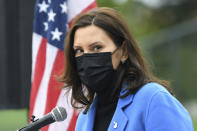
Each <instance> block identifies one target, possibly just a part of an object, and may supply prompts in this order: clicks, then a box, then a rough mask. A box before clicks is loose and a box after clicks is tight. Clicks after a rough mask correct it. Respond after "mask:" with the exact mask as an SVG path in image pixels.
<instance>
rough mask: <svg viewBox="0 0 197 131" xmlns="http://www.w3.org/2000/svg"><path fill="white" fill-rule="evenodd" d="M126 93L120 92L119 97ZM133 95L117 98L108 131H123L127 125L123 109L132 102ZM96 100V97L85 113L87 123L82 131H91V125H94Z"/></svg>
mask: <svg viewBox="0 0 197 131" xmlns="http://www.w3.org/2000/svg"><path fill="white" fill-rule="evenodd" d="M124 93H126V91H124V90H122V91H121V92H120V96H121V95H123V94H124ZM133 98H134V95H128V96H127V97H125V98H119V100H118V103H117V107H116V110H115V112H114V115H113V118H112V120H111V123H110V125H109V128H108V131H112V130H114V129H116V130H118V131H123V130H124V128H125V126H126V125H127V122H128V118H127V116H126V114H125V113H124V108H125V107H126V106H127V105H129V104H131V103H132V101H133ZM97 101H98V98H97V97H96V98H95V100H94V101H93V103H92V105H91V106H90V109H89V110H88V112H87V123H86V122H84V123H86V125H85V128H84V129H85V130H84V131H92V130H93V125H94V119H95V114H96V104H97Z"/></svg>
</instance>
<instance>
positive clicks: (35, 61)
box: [29, 0, 97, 131]
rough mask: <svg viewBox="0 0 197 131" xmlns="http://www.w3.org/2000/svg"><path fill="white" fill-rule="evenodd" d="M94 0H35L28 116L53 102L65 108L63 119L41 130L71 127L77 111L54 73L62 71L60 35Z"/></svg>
mask: <svg viewBox="0 0 197 131" xmlns="http://www.w3.org/2000/svg"><path fill="white" fill-rule="evenodd" d="M96 6H97V5H96V1H95V0H37V1H36V7H35V15H34V32H33V41H32V52H33V54H32V88H31V97H30V113H29V116H30V117H31V116H32V115H35V116H36V117H37V118H41V117H43V115H45V114H47V113H48V112H50V111H51V110H52V109H53V108H54V107H55V106H63V107H65V108H66V110H67V114H68V116H67V119H66V120H65V121H63V122H59V123H58V122H57V123H54V124H51V125H50V126H46V127H44V128H42V131H54V130H56V131H66V130H67V131H73V130H74V127H75V123H76V119H77V116H78V113H77V111H76V110H73V108H72V107H71V105H70V95H68V97H67V96H66V95H65V90H60V89H58V87H61V86H63V84H62V83H59V82H57V79H56V78H57V77H55V76H58V75H60V74H61V73H62V72H63V66H64V54H63V44H64V38H65V36H66V33H67V31H68V30H69V26H70V25H71V23H72V20H73V19H74V18H75V17H76V16H77V15H78V14H80V13H83V12H86V11H88V10H89V9H92V8H94V7H96Z"/></svg>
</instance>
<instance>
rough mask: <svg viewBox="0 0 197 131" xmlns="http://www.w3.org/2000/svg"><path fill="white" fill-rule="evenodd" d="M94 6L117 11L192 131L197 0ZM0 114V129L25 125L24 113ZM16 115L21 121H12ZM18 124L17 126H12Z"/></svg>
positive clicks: (117, 0) (119, 0) (109, 1)
mask: <svg viewBox="0 0 197 131" xmlns="http://www.w3.org/2000/svg"><path fill="white" fill-rule="evenodd" d="M97 4H98V6H99V7H104V6H105V7H112V8H114V9H116V10H118V11H119V12H120V13H121V14H122V16H123V17H124V18H125V19H126V21H127V23H128V26H129V28H130V30H131V32H132V34H133V35H134V37H135V38H136V40H137V42H138V43H139V45H140V47H141V48H142V50H143V53H144V56H145V57H146V59H147V63H148V64H149V66H150V68H151V70H152V71H153V72H154V74H155V75H156V76H158V77H159V78H161V79H165V80H169V81H170V82H171V88H173V90H174V92H175V94H176V97H177V98H178V99H179V100H180V101H181V102H182V103H183V105H184V106H186V108H187V109H188V110H189V112H190V114H191V116H192V118H193V121H194V125H195V130H196V124H197V95H196V94H197V88H196V79H197V44H196V41H197V1H196V0H97ZM32 10H33V9H32ZM2 115H4V116H5V118H7V119H9V117H10V119H9V123H8V124H6V120H5V119H0V130H12V129H17V128H20V127H22V126H24V125H26V123H27V110H19V111H13V110H10V111H7V112H6V111H1V112H0V116H1V117H2ZM8 116H9V117H8ZM19 116H20V119H21V120H18V119H16V118H18V117H19ZM14 117H15V119H14ZM12 119H13V120H12ZM18 122H19V123H20V122H21V123H20V124H14V123H18ZM9 125H12V126H9ZM13 125H14V126H13ZM9 127H10V128H9ZM13 127H14V128H13ZM11 128H12V129H11Z"/></svg>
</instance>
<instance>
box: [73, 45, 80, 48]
mask: <svg viewBox="0 0 197 131" xmlns="http://www.w3.org/2000/svg"><path fill="white" fill-rule="evenodd" d="M73 48H81V46H78V45H74V46H73Z"/></svg>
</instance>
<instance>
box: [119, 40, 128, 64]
mask: <svg viewBox="0 0 197 131" xmlns="http://www.w3.org/2000/svg"><path fill="white" fill-rule="evenodd" d="M121 48H122V49H121V50H122V57H121V58H120V60H121V62H122V63H125V61H126V60H127V59H128V49H127V46H126V43H125V41H123V43H122V47H121Z"/></svg>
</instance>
